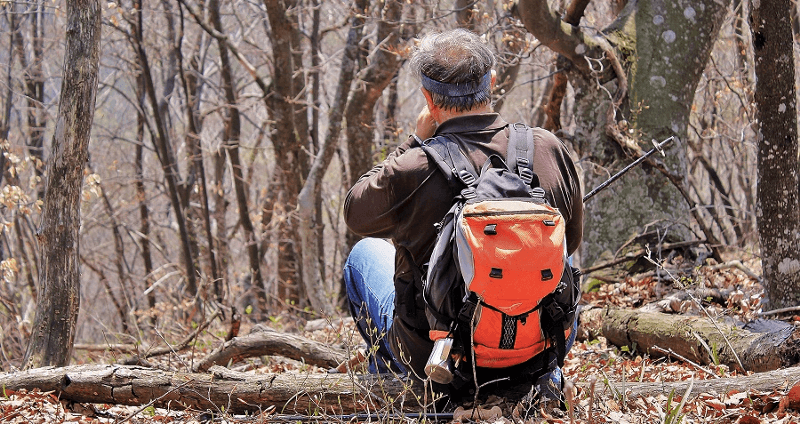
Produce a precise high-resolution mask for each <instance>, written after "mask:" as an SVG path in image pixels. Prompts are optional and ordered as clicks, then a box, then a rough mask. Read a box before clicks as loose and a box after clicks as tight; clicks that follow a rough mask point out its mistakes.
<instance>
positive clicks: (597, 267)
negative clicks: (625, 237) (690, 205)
mask: <svg viewBox="0 0 800 424" xmlns="http://www.w3.org/2000/svg"><path fill="white" fill-rule="evenodd" d="M703 243H705V241H703V240H688V241H680V242H676V243H664V244H662V245H661V249H668V250H669V249H681V248H684V247H689V246H696V245H698V244H703ZM647 254H649V251H648V250H647V249H640V250H637V251H635V252H630V253H627V254H626V255H625V256H621V257H619V258H617V259H614V260H611V261H609V262H605V263H602V264H599V265H595V266H593V267H589V268H583V269H581V272H582V273H583V274H584V275H586V274H588V273H591V272H594V271H599V270H601V269H605V268H610V267H612V266H615V265H619V264H621V263H625V262H628V261H631V260H634V259H639V258H640V257H642V256H645V255H647Z"/></svg>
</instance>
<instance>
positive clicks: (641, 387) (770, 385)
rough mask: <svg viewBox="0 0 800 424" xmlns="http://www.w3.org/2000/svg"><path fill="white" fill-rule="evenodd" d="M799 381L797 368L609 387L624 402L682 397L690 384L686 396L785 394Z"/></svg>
mask: <svg viewBox="0 0 800 424" xmlns="http://www.w3.org/2000/svg"><path fill="white" fill-rule="evenodd" d="M798 380H800V368H797V367H793V368H787V369H782V370H775V371H768V372H763V373H757V374H752V375H748V376H743V377H726V378H716V379H712V380H694V381H691V382H690V381H685V380H684V381H674V382H673V381H669V382H658V383H631V382H628V383H622V382H619V381H617V382H613V383H611V385H612V386H613V387H614V389H615V390H616V391H617V392H619V393H623V392H624V393H625V396H626V397H627V398H628V399H634V398H639V397H645V396H655V395H659V394H663V395H666V396H669V395H670V393H673V390H674V393H675V395H680V396H683V395H684V394H685V393H686V390H687V389H688V386H689V384H692V390H691V391H690V392H689V395H690V396H694V395H699V394H701V393H708V394H710V395H713V396H718V395H721V394H726V393H731V392H734V391H735V392H743V393H747V392H750V391H762V392H768V393H772V392H774V391H776V390H777V391H784V390H786V391H788V390H789V389H791V388H792V384H794V383H795V382H796V381H798Z"/></svg>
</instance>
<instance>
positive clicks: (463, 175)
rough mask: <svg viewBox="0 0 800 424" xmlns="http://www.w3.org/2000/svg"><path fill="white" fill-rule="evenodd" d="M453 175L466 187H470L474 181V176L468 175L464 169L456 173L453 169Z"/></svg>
mask: <svg viewBox="0 0 800 424" xmlns="http://www.w3.org/2000/svg"><path fill="white" fill-rule="evenodd" d="M453 173H454V174H456V175H458V179H459V180H461V181H462V182H463V183H464V184H466V185H468V186H471V185H472V184H474V183H475V181H476V180H475V176H474V175H472V173H470V172H469V171H467V170H466V169H462V170H461V171H458V172H456V170H455V169H454V170H453Z"/></svg>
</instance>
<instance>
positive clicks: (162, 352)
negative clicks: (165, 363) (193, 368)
mask: <svg viewBox="0 0 800 424" xmlns="http://www.w3.org/2000/svg"><path fill="white" fill-rule="evenodd" d="M219 314H220V312H219V311H217V312H214V314H213V315H211V317H210V318H209V319H208V320H207V321H206V322H204V323H202V324H201V325H200V326H199V327H197V328H196V329H195V330H194V331H193V332H192V333H191V334H189V335H188V336H186V338H184V339H183V340H181V342H180V343H178V344H177V345H174V346H172V345H170V344H169V343H167V346H166V347H162V348H159V349H153V350H151V351H149V352H145V353H143V354H141V355H136V356H135V357H133V358H130V359H128V360H126V361H125V364H130V363H136V362H138V361H139V360H140V359H146V358H152V357H154V356H160V355H167V354H170V353H176V354H177V353H178V352H180V351H182V350H184V349H186V348H187V347H188V346H189V344H190V343H191V342H192V341H193V340H194V339H195V338H197V336H198V335H199V334H200V333H201V332H202V331H203V330H205V329H206V328H208V326H209V325H211V323H212V322H213V321H214V320H215V319H216V318H217V317H219ZM164 342H165V343H166V340H165V341H164Z"/></svg>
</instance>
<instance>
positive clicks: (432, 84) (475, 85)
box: [420, 70, 492, 97]
mask: <svg viewBox="0 0 800 424" xmlns="http://www.w3.org/2000/svg"><path fill="white" fill-rule="evenodd" d="M420 79H421V80H422V86H423V87H425V89H426V90H428V91H430V92H431V93H436V94H441V95H442V96H447V97H462V96H469V95H471V94H475V93H480V92H481V91H486V90H488V89H489V83H490V82H491V81H492V71H491V70H490V71H489V72H487V73H486V74H484V75H483V76H482V77H481V79H479V80H477V81H468V82H457V83H447V82H439V81H436V80H435V79H432V78H430V77H428V76H427V75H425V74H423V73H421V72H420Z"/></svg>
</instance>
